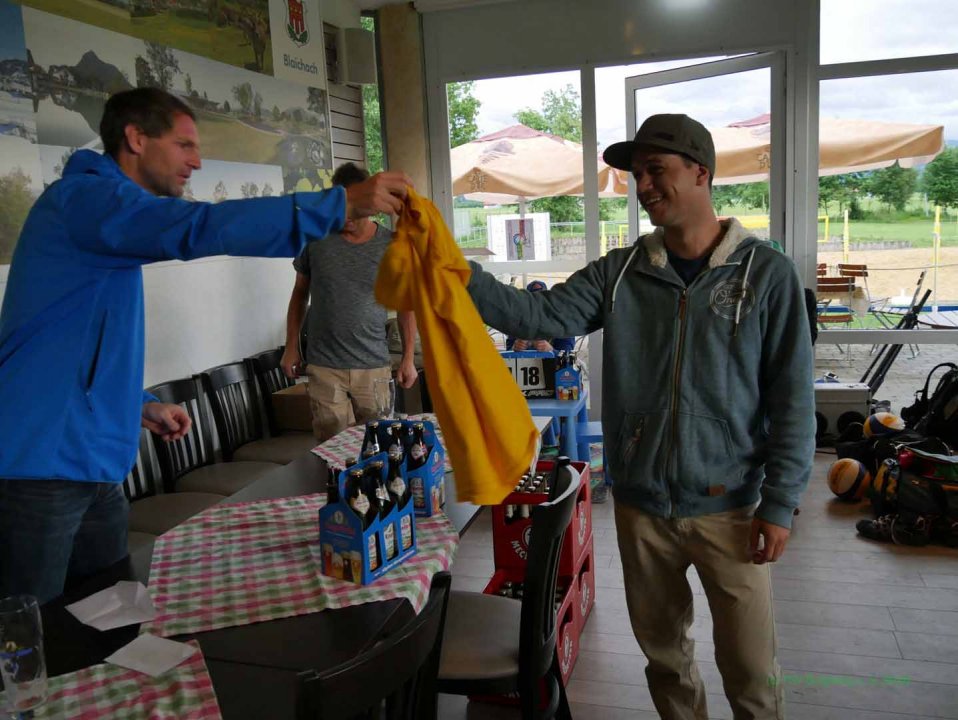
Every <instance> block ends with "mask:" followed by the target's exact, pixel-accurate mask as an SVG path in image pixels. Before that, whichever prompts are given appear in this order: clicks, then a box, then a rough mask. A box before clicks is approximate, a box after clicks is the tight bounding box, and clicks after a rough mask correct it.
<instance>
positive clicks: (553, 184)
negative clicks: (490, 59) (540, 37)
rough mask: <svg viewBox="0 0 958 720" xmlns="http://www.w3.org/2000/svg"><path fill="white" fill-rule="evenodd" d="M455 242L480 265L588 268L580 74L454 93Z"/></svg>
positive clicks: (513, 80) (450, 96)
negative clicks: (575, 264)
mask: <svg viewBox="0 0 958 720" xmlns="http://www.w3.org/2000/svg"><path fill="white" fill-rule="evenodd" d="M446 99H447V106H448V113H449V147H450V170H451V175H452V191H453V196H454V202H453V212H454V226H455V235H456V240H457V241H458V243H459V245H460V247H462V248H463V251H464V252H465V254H466V255H467V256H471V257H474V258H475V259H477V260H480V261H481V262H488V263H499V262H521V263H523V264H530V265H531V264H533V263H537V264H538V263H543V262H545V263H549V262H554V261H573V262H583V263H584V261H585V230H584V208H583V201H582V197H581V195H582V145H581V143H582V110H581V101H580V92H579V73H577V72H576V73H568V72H567V73H550V74H547V75H527V76H522V77H506V78H495V79H486V80H476V81H469V82H456V83H449V84H448V85H447V86H446Z"/></svg>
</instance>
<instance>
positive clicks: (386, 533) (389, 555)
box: [383, 523, 396, 560]
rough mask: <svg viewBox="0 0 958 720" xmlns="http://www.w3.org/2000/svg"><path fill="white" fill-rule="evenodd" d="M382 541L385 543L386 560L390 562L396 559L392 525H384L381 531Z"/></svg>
mask: <svg viewBox="0 0 958 720" xmlns="http://www.w3.org/2000/svg"><path fill="white" fill-rule="evenodd" d="M383 540H385V541H386V559H387V560H392V559H393V558H394V557H396V529H395V528H394V527H393V524H392V523H386V527H385V528H384V529H383Z"/></svg>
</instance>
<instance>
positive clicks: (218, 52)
mask: <svg viewBox="0 0 958 720" xmlns="http://www.w3.org/2000/svg"><path fill="white" fill-rule="evenodd" d="M20 1H21V3H22V4H23V5H26V6H29V7H32V8H36V9H37V10H45V11H47V12H49V13H54V14H56V15H61V16H63V17H66V18H70V19H71V20H76V21H78V22H81V23H85V24H89V25H95V26H97V27H100V28H103V29H105V30H112V31H113V32H116V33H120V34H123V35H128V36H130V37H135V38H140V39H141V40H147V41H150V42H158V43H163V44H164V45H168V46H170V47H174V48H177V49H179V50H185V51H187V52H190V53H194V54H196V55H204V56H206V57H210V58H216V60H218V61H219V62H223V63H228V64H230V65H236V66H237V67H241V68H246V69H247V70H253V71H254V72H260V73H266V74H267V75H271V74H272V73H273V54H272V46H271V43H270V31H269V30H270V28H269V0H20Z"/></svg>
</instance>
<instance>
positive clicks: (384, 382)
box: [373, 378, 396, 420]
mask: <svg viewBox="0 0 958 720" xmlns="http://www.w3.org/2000/svg"><path fill="white" fill-rule="evenodd" d="M373 397H374V398H375V400H376V412H377V413H378V414H379V417H380V418H385V419H387V420H392V418H393V412H394V409H395V406H396V381H395V380H393V379H392V378H379V379H378V380H375V381H374V382H373Z"/></svg>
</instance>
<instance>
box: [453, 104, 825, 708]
mask: <svg viewBox="0 0 958 720" xmlns="http://www.w3.org/2000/svg"><path fill="white" fill-rule="evenodd" d="M603 158H604V159H605V161H606V162H607V163H608V164H609V165H611V166H612V167H616V168H620V169H623V170H627V171H629V172H631V173H632V175H633V176H634V177H635V181H636V189H637V194H638V198H639V202H640V203H641V205H642V207H643V208H644V209H645V211H646V212H647V213H648V214H649V218H650V219H651V221H652V224H653V225H655V226H656V230H655V231H654V232H652V233H650V234H648V235H645V236H643V237H641V238H639V240H638V241H637V242H636V243H635V245H634V246H633V247H631V248H625V249H621V250H613V251H611V252H609V253H608V254H607V255H606V256H605V257H603V258H601V259H600V260H596V261H595V262H592V263H589V264H588V265H587V266H586V267H584V268H583V269H582V270H579V271H578V272H576V273H574V274H573V275H572V276H571V277H570V278H569V279H568V280H567V281H566V282H565V283H560V284H558V285H555V286H554V287H553V288H552V289H551V290H549V291H546V292H540V293H529V292H525V291H522V290H518V289H516V288H512V287H508V286H506V285H504V284H501V283H499V282H497V281H496V280H495V278H494V277H493V276H492V275H490V274H488V273H486V272H483V271H482V269H481V267H480V266H479V265H477V264H475V263H473V265H472V267H473V274H472V278H471V280H470V283H469V292H470V294H471V295H472V298H473V300H474V301H475V303H476V306H477V307H478V309H479V312H480V314H481V315H482V317H483V319H484V320H485V321H486V322H487V323H489V324H490V325H492V326H493V327H495V328H498V329H499V330H501V331H503V332H506V333H509V334H511V335H513V336H516V337H561V336H568V335H585V334H587V333H590V332H593V331H595V330H598V329H600V328H601V329H603V330H604V352H603V357H602V363H603V377H604V382H605V384H604V389H603V390H604V391H603V395H602V424H603V436H604V438H603V439H604V442H605V447H606V451H607V452H606V454H607V457H608V461H609V463H610V466H611V474H612V477H613V478H614V486H613V488H612V493H613V497H614V498H615V522H616V530H617V535H618V543H619V551H620V554H621V556H622V568H623V576H624V580H625V592H626V600H627V604H628V608H629V617H630V619H631V622H632V629H633V632H634V633H635V636H636V639H637V640H638V641H639V645H640V646H641V647H642V651H643V652H644V654H645V656H646V657H647V658H648V661H649V662H648V666H647V668H646V675H647V677H648V683H649V690H650V692H651V694H652V699H653V701H654V702H655V706H656V708H657V710H658V712H659V714H660V715H661V716H662V717H663V718H667V719H668V720H673V719H674V720H686V719H689V720H691V719H692V718H695V719H696V720H698V719H699V718H701V719H704V718H706V717H707V709H706V701H705V687H704V685H703V683H702V680H701V678H700V677H699V674H698V670H697V668H696V666H695V661H694V655H693V641H692V640H691V639H690V638H689V636H688V629H689V627H690V626H691V624H692V620H693V617H694V615H693V609H692V591H691V588H690V587H689V583H688V580H687V578H686V573H687V570H688V568H689V566H693V567H694V568H695V570H696V572H697V573H698V576H699V578H700V580H701V582H702V586H703V588H704V590H705V595H706V597H707V599H708V602H709V607H710V609H711V612H712V619H713V626H714V630H713V637H714V641H715V658H716V663H717V664H718V667H719V671H720V672H721V674H722V681H723V685H724V688H725V693H726V695H727V696H728V699H729V702H730V703H731V706H732V710H733V713H734V716H735V718H736V719H744V718H783V717H784V701H783V692H782V686H781V682H780V677H781V672H780V669H779V666H778V662H777V659H776V639H775V624H774V618H773V615H772V598H771V583H770V576H769V568H768V565H767V564H766V563H770V562H775V561H776V560H777V559H778V558H779V557H781V555H782V552H783V551H784V549H785V544H786V543H787V541H788V536H789V532H790V528H791V522H792V515H793V512H794V510H795V508H796V507H797V506H798V503H799V499H800V498H801V495H802V492H803V491H804V489H805V486H806V485H807V483H808V478H809V474H810V472H811V467H812V458H813V455H814V450H815V442H814V441H815V422H814V397H813V389H812V375H813V365H812V348H811V338H810V333H809V327H808V318H807V315H806V311H805V305H804V300H803V290H802V284H801V282H800V281H799V278H798V275H797V273H796V271H795V267H794V265H793V263H792V262H791V260H789V258H787V257H786V256H785V255H783V254H782V253H780V252H779V251H777V250H776V249H774V248H773V247H772V246H771V244H770V243H768V242H766V241H763V240H759V239H757V238H755V237H752V236H750V235H749V234H748V232H747V231H746V230H745V229H744V228H743V227H742V226H741V224H739V222H738V221H737V220H735V219H734V218H730V219H722V220H719V219H718V218H717V217H716V215H715V210H714V209H713V207H712V202H711V186H712V178H713V176H714V174H715V149H714V145H713V143H712V137H711V135H710V133H709V132H708V130H707V129H706V128H705V127H703V126H702V125H701V124H700V123H698V122H696V121H695V120H693V119H691V118H689V117H687V116H685V115H653V116H652V117H650V118H648V119H647V120H646V121H645V122H644V123H643V124H642V127H641V128H640V129H639V131H638V133H636V136H635V139H634V140H633V141H631V142H629V141H627V142H621V143H616V144H614V145H612V146H610V147H609V148H607V149H606V151H605V153H604V155H603Z"/></svg>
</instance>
